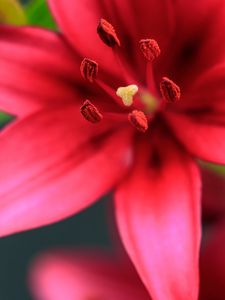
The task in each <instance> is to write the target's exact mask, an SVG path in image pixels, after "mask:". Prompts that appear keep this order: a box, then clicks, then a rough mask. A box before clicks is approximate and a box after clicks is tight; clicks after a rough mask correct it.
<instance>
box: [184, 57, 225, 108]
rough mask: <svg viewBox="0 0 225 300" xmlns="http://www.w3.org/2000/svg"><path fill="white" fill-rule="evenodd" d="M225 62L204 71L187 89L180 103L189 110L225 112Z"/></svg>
mask: <svg viewBox="0 0 225 300" xmlns="http://www.w3.org/2000/svg"><path fill="white" fill-rule="evenodd" d="M224 78H225V63H221V64H219V65H216V66H215V67H213V68H210V69H209V70H208V71H207V72H204V73H203V74H202V75H201V76H199V78H197V80H196V81H195V82H193V83H192V84H191V85H190V86H189V89H188V90H187V91H185V93H184V95H183V97H182V101H180V102H179V103H178V108H179V107H181V108H182V109H183V110H184V109H185V110H187V111H190V110H191V111H193V112H194V111H196V112H198V111H200V112H201V111H203V112H204V111H209V112H210V111H211V112H220V113H224V112H225V101H224V98H225V90H224V82H225V79H224Z"/></svg>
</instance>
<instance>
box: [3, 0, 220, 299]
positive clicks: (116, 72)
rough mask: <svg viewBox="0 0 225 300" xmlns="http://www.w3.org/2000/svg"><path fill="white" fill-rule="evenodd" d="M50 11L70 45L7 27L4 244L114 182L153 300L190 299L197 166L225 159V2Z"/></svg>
mask: <svg viewBox="0 0 225 300" xmlns="http://www.w3.org/2000/svg"><path fill="white" fill-rule="evenodd" d="M50 4H51V7H52V11H53V13H54V15H55V17H56V19H57V21H58V24H59V26H60V28H61V29H62V31H63V33H64V35H65V36H63V37H62V36H61V34H54V33H51V32H49V31H45V30H41V29H35V28H7V27H3V28H1V31H0V40H1V44H0V58H1V68H0V87H1V98H0V105H1V108H2V109H4V110H5V111H8V112H11V113H14V114H15V115H17V116H18V119H17V122H15V123H14V124H13V125H11V126H9V127H8V128H7V129H6V130H5V131H4V132H3V133H2V134H1V138H0V145H1V148H0V165H1V168H2V169H1V175H0V176H1V181H0V184H1V189H0V198H1V206H0V232H1V235H6V234H9V233H12V232H16V231H20V230H25V229H28V228H33V227H37V226H40V225H44V224H49V223H52V222H54V221H57V220H60V219H62V218H65V217H67V216H69V215H72V214H74V213H76V212H78V211H80V210H81V209H83V208H85V207H87V206H88V205H90V204H91V203H93V202H94V201H95V200H96V199H97V198H98V197H100V196H101V195H102V194H104V193H106V192H107V191H108V190H109V189H111V188H112V187H116V193H115V206H116V207H115V208H116V215H117V220H118V226H119V230H120V234H121V237H122V240H123V242H124V244H125V247H126V249H127V251H128V253H129V255H130V257H131V259H132V260H133V262H134V264H135V266H136V268H137V270H138V272H139V274H140V275H141V277H142V279H143V281H144V283H145V284H146V286H147V287H148V289H149V291H150V293H151V295H152V297H153V299H154V300H165V299H166V300H172V299H179V300H186V299H187V298H188V299H189V300H191V299H193V300H194V299H196V298H197V293H198V253H199V241H200V209H199V206H200V180H199V175H198V168H197V166H196V163H195V161H194V159H193V157H197V158H200V159H204V160H208V161H213V162H216V163H225V139H224V136H225V126H224V124H225V123H224V121H225V120H224V108H225V107H224V103H225V102H224V101H223V100H224V96H225V89H224V80H225V63H224V62H225V60H224V53H225V39H224V33H223V30H221V29H222V28H223V26H224V22H225V21H224V20H225V18H224V13H225V5H224V1H222V0H199V1H194V0H192V1H187V0H177V1H176V3H174V2H173V3H172V2H170V1H169V0H160V1H158V0H157V1H156V0H151V1H150V0H149V1H147V0H138V1H136V0H134V1H132V2H131V1H129V0H122V1H121V0H120V1H119V0H114V1H107V2H102V1H100V0H99V1H98V0H85V1H78V0H74V1H69V0H58V1H53V0H52V1H50ZM190 12H191V13H190ZM109 22H110V23H109ZM96 29H97V32H96ZM80 71H81V74H80ZM145 71H146V72H145ZM145 74H146V75H145ZM81 75H82V76H81ZM82 77H83V78H82ZM87 99H88V101H87ZM92 123H95V124H92ZM128 172H129V173H128Z"/></svg>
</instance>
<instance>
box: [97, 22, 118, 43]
mask: <svg viewBox="0 0 225 300" xmlns="http://www.w3.org/2000/svg"><path fill="white" fill-rule="evenodd" d="M97 32H98V35H99V36H100V38H101V40H102V41H103V42H104V43H105V44H106V45H107V46H109V47H114V46H120V40H119V39H118V37H117V34H116V31H115V29H114V28H113V26H112V25H111V24H110V23H109V22H107V21H106V20H105V19H101V20H100V22H99V24H98V27H97Z"/></svg>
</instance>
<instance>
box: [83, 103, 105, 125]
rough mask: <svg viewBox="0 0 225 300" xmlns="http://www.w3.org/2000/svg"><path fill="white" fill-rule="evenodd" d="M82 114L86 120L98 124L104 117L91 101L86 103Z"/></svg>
mask: <svg viewBox="0 0 225 300" xmlns="http://www.w3.org/2000/svg"><path fill="white" fill-rule="evenodd" d="M80 112H81V114H82V115H83V116H84V118H85V119H86V120H87V121H89V122H91V123H98V122H100V121H101V120H102V118H103V116H102V114H101V113H100V112H99V111H98V109H97V107H95V106H94V105H93V104H92V103H91V102H90V101H89V100H86V101H84V103H83V105H82V106H81V108H80Z"/></svg>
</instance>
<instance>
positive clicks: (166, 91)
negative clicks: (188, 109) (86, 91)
mask: <svg viewBox="0 0 225 300" xmlns="http://www.w3.org/2000/svg"><path fill="white" fill-rule="evenodd" d="M160 91H161V94H162V96H163V98H164V99H165V100H166V102H168V103H176V102H177V101H179V100H180V96H181V92H180V88H179V86H178V85H176V84H175V83H174V82H173V81H172V80H170V79H169V78H167V77H163V78H162V80H161V83H160Z"/></svg>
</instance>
